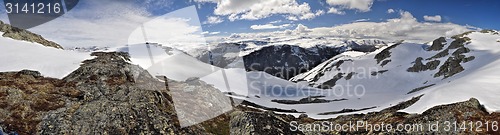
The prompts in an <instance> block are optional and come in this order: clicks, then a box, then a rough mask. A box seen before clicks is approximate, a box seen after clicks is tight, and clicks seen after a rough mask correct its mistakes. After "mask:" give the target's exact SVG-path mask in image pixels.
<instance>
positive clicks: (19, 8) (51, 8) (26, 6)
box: [5, 3, 62, 14]
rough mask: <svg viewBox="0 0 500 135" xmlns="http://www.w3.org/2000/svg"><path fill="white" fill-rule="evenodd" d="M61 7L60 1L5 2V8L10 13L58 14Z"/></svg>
mask: <svg viewBox="0 0 500 135" xmlns="http://www.w3.org/2000/svg"><path fill="white" fill-rule="evenodd" d="M61 8H62V7H61V4H60V3H5V10H6V12H7V13H9V14H10V13H15V14H19V13H21V14H22V13H24V14H52V13H55V14H58V13H60V12H61Z"/></svg>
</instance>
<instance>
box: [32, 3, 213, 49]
mask: <svg viewBox="0 0 500 135" xmlns="http://www.w3.org/2000/svg"><path fill="white" fill-rule="evenodd" d="M106 2H108V1H81V2H80V3H79V4H78V5H77V6H82V5H85V7H86V8H85V9H81V8H80V9H81V10H78V7H75V9H73V10H71V11H70V12H68V13H67V14H65V15H63V16H62V17H59V18H57V19H55V20H53V21H50V22H47V23H45V24H42V25H40V26H37V27H34V28H31V29H30V31H33V32H34V33H37V34H40V35H42V36H44V37H45V38H47V39H49V40H52V41H54V42H56V43H59V44H61V45H62V46H64V47H75V46H79V47H85V46H101V47H104V46H108V47H117V46H125V45H127V44H129V37H130V36H131V34H133V33H134V31H135V30H136V29H137V28H138V27H140V26H141V24H143V23H145V22H148V21H151V20H153V19H157V18H156V17H154V16H152V15H150V14H149V12H148V11H146V10H145V9H144V8H141V7H138V6H136V5H133V3H126V2H112V3H106ZM157 22H159V24H160V25H162V26H164V27H162V28H163V29H153V30H158V31H149V29H148V31H146V32H147V37H148V41H150V42H162V41H163V40H162V41H159V40H158V41H156V40H155V39H156V38H157V39H161V38H163V39H166V38H167V37H168V39H169V42H172V43H176V44H181V43H184V42H191V41H195V40H193V39H196V41H197V42H198V41H200V42H203V41H202V40H203V35H201V34H200V33H201V27H200V26H201V25H200V22H199V20H198V15H197V14H196V8H195V7H189V8H184V9H181V10H177V11H174V12H171V13H169V14H167V15H166V17H164V18H161V19H160V21H157ZM156 32H159V33H156ZM160 33H161V34H160ZM165 33H167V34H165ZM168 33H173V34H168ZM140 34H142V32H140ZM158 36H159V37H158ZM136 37H138V38H137V39H134V40H137V42H144V41H145V39H144V36H142V35H139V36H136ZM198 39H199V40H198Z"/></svg>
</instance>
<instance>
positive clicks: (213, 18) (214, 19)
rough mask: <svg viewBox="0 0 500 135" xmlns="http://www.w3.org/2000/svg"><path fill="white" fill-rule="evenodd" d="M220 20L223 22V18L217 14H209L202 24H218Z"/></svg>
mask: <svg viewBox="0 0 500 135" xmlns="http://www.w3.org/2000/svg"><path fill="white" fill-rule="evenodd" d="M222 22H224V20H222V18H220V17H218V16H209V17H208V18H207V20H206V21H205V22H203V24H218V23H222Z"/></svg>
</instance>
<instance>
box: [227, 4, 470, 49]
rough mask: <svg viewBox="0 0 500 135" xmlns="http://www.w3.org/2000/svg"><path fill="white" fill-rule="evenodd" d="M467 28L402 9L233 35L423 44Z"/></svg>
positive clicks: (458, 32) (465, 30) (464, 30)
mask: <svg viewBox="0 0 500 135" xmlns="http://www.w3.org/2000/svg"><path fill="white" fill-rule="evenodd" d="M470 30H474V29H473V27H470V26H462V25H458V24H453V23H435V22H434V23H431V22H418V21H417V19H416V18H415V17H414V16H413V15H412V14H411V13H410V12H406V11H401V12H400V17H399V18H394V19H388V20H386V21H384V22H353V23H349V24H343V25H339V26H333V27H318V28H308V27H306V26H304V25H300V24H299V25H298V26H297V28H296V29H295V30H283V31H275V32H261V33H241V34H238V36H235V37H243V38H253V39H256V38H263V37H280V36H283V37H289V36H292V35H295V36H301V35H304V34H306V35H308V36H313V37H314V36H317V37H337V38H343V39H353V38H354V39H380V40H385V41H396V40H405V41H407V42H415V43H426V42H429V41H432V40H434V39H436V38H438V37H441V36H447V37H450V36H453V35H456V34H461V33H464V32H467V31H470Z"/></svg>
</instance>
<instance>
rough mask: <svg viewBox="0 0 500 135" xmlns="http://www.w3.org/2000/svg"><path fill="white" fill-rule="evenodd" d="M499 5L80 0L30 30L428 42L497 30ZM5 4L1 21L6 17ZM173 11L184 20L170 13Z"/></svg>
mask: <svg viewBox="0 0 500 135" xmlns="http://www.w3.org/2000/svg"><path fill="white" fill-rule="evenodd" d="M499 6H500V1H498V0H474V1H472V0H438V1H436V0H100V1H98V0H81V1H80V2H79V3H78V5H77V6H76V7H75V8H73V9H72V10H70V11H68V12H67V13H66V14H65V15H63V16H62V17H60V18H57V19H55V20H53V21H50V22H48V23H45V24H42V25H40V26H37V27H34V28H31V29H30V30H31V31H33V32H35V33H38V34H41V35H43V36H44V37H46V38H48V39H50V40H54V41H56V42H58V43H61V44H62V45H63V46H83V45H86V46H94V45H95V46H113V45H118V44H119V45H122V44H128V43H129V39H130V38H131V34H132V33H134V31H136V30H137V28H139V27H140V25H141V24H144V23H147V22H148V21H151V20H155V19H158V18H162V19H166V20H170V21H162V22H164V24H165V25H171V26H172V27H164V28H163V29H166V30H164V32H163V31H156V33H153V34H162V32H163V33H182V34H180V36H187V37H190V36H192V35H190V34H194V35H199V34H202V35H204V37H205V38H207V39H211V38H221V37H228V36H231V35H233V36H234V35H239V36H237V37H241V35H244V36H247V37H248V36H253V37H256V36H257V35H258V36H262V35H264V37H265V36H271V35H272V34H276V33H278V34H282V35H286V34H295V35H299V34H316V35H325V36H338V37H345V38H382V39H387V40H397V39H409V40H411V41H415V42H425V41H429V40H432V39H434V38H436V37H439V36H451V35H453V34H459V33H461V32H464V31H468V30H478V29H496V30H499V29H500V25H498V24H499V23H498V22H500V17H498V13H500V7H499ZM3 8H4V7H1V9H0V20H2V21H5V20H8V19H7V17H6V13H5V9H3ZM172 14H177V15H176V16H175V17H176V18H184V19H180V20H185V21H179V19H172V18H170V19H169V18H168V16H171V17H172ZM183 14H186V15H185V17H179V16H183ZM165 16H167V18H166V17H165ZM196 16H198V18H196ZM193 20H195V21H197V22H196V23H194V21H193ZM5 22H7V21H5ZM186 24H187V25H186ZM167 28H168V29H167ZM153 29H154V28H153ZM163 29H160V28H158V30H163ZM68 33H71V34H68ZM169 36H175V34H170V35H169ZM180 39H182V40H186V38H180ZM169 42H173V41H169Z"/></svg>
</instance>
